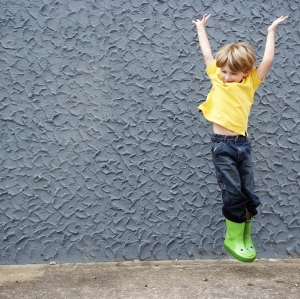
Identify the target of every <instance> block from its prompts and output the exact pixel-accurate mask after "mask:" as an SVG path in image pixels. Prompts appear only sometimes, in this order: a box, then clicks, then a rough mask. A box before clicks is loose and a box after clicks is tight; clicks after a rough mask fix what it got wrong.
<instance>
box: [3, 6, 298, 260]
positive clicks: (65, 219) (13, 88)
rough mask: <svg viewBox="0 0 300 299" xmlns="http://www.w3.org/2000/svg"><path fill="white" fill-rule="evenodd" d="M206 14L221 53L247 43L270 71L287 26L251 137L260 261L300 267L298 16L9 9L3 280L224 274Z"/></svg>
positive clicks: (293, 12) (160, 9)
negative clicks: (269, 42)
mask: <svg viewBox="0 0 300 299" xmlns="http://www.w3.org/2000/svg"><path fill="white" fill-rule="evenodd" d="M255 3H259V4H255ZM204 12H208V13H211V14H212V18H211V19H210V20H209V24H208V28H207V30H208V33H209V36H210V40H211V44H212V48H213V50H214V51H216V50H217V49H218V48H219V47H220V46H221V45H223V44H225V43H227V42H236V41H248V42H249V43H251V44H252V45H253V46H254V47H255V48H256V49H257V55H258V59H259V60H260V59H261V57H262V54H263V50H264V44H265V36H266V31H267V27H268V25H269V24H270V22H271V21H272V20H273V19H275V18H276V17H279V16H280V15H285V14H288V15H289V16H290V18H289V20H288V21H287V22H286V23H285V24H284V25H281V26H280V27H279V28H278V31H277V42H276V44H277V49H276V58H275V61H274V64H273V66H272V69H271V71H270V72H269V74H268V76H267V78H266V80H265V83H264V84H262V85H261V86H260V88H259V90H258V92H257V96H256V102H255V105H254V107H253V110H252V114H251V118H250V128H249V132H250V135H251V139H252V142H253V157H254V162H255V165H256V166H255V167H256V168H255V174H256V182H257V192H258V195H259V196H260V197H261V200H262V202H263V203H262V206H261V208H260V212H261V213H260V214H259V215H258V216H257V217H256V219H255V223H254V240H255V242H256V244H257V249H258V257H260V258H285V257H299V256H300V243H299V233H300V220H299V217H300V204H299V177H300V157H299V155H300V152H299V145H300V140H299V130H300V125H299V124H300V117H299V110H300V98H299V91H300V88H299V83H300V77H299V66H300V48H299V40H300V34H299V18H300V16H299V1H298V0H297V1H295V0H294V1H279V0H277V1H275V0H272V1H227V0H223V1H222V0H213V1H207V0H198V1H191V0H180V1H175V0H174V1H173V0H169V1H163V0H160V1H158V0H157V1H156V0H151V1H146V0H130V1H129V0H123V1H122V0H114V1H108V0H94V1H93V0H86V1H83V0H82V1H75V0H73V1H71V0H68V1H67V0H58V1H56V0H43V1H42V0H40V1H29V0H19V1H6V0H1V1H0V26H1V36H0V38H1V39H0V70H1V72H0V77H1V79H0V85H1V90H0V92H1V98H0V117H1V151H0V158H1V164H0V165H1V174H0V176H1V177H0V180H1V187H0V213H1V219H0V230H1V231H0V258H1V261H0V263H1V264H13V263H18V264H22V263H48V262H51V261H56V262H92V261H123V260H136V259H141V260H155V259H157V260H165V259H199V258H200V259H209V258H227V256H226V255H225V254H224V252H223V248H222V245H223V235H224V227H225V222H224V219H223V217H222V215H221V197H220V191H219V190H218V187H217V184H216V179H215V176H214V171H213V168H212V163H211V154H210V146H209V142H210V133H211V127H210V125H209V124H208V123H207V122H206V121H205V120H204V119H203V117H202V116H201V115H200V114H199V113H198V112H197V109H196V108H197V106H198V105H199V103H200V102H201V101H202V100H204V99H205V96H206V94H207V92H208V90H209V86H210V83H209V81H208V78H207V77H206V75H205V72H204V64H203V60H202V57H201V54H200V51H199V46H198V40H197V35H196V30H195V28H194V25H193V24H192V22H191V21H192V19H195V18H196V17H199V18H200V17H201V15H202V14H203V13H204Z"/></svg>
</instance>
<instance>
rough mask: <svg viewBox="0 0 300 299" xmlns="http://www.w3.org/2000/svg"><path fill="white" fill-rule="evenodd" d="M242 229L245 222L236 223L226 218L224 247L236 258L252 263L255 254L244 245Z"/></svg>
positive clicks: (243, 229)
mask: <svg viewBox="0 0 300 299" xmlns="http://www.w3.org/2000/svg"><path fill="white" fill-rule="evenodd" d="M244 231H245V222H243V223H236V222H232V221H230V220H228V219H226V235H225V240H224V248H225V249H226V250H227V251H228V252H229V253H230V254H231V255H232V256H233V257H235V258H236V259H237V260H239V261H241V262H245V263H252V262H253V261H254V260H255V256H254V254H253V253H250V252H249V251H248V250H247V249H246V247H245V244H244Z"/></svg>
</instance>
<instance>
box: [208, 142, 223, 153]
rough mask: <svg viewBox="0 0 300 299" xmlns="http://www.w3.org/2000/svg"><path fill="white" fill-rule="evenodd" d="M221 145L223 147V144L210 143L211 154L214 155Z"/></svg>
mask: <svg viewBox="0 0 300 299" xmlns="http://www.w3.org/2000/svg"><path fill="white" fill-rule="evenodd" d="M222 145H223V142H212V143H211V152H212V153H213V154H216V153H217V152H218V150H219V149H220V148H221V146H222Z"/></svg>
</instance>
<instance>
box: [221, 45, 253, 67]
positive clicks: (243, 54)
mask: <svg viewBox="0 0 300 299" xmlns="http://www.w3.org/2000/svg"><path fill="white" fill-rule="evenodd" d="M255 61H256V56H255V51H254V49H253V48H252V46H251V45H249V44H247V43H237V44H228V45H225V46H224V47H222V48H221V49H220V50H219V51H218V52H217V55H216V64H217V67H223V66H224V65H228V67H229V68H230V69H231V70H232V71H234V72H248V71H249V70H251V68H252V67H253V65H254V63H255Z"/></svg>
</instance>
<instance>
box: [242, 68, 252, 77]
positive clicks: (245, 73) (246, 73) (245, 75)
mask: <svg viewBox="0 0 300 299" xmlns="http://www.w3.org/2000/svg"><path fill="white" fill-rule="evenodd" d="M250 72H251V70H249V71H247V72H244V76H243V78H246V77H247V76H248V75H249V74H250Z"/></svg>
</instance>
